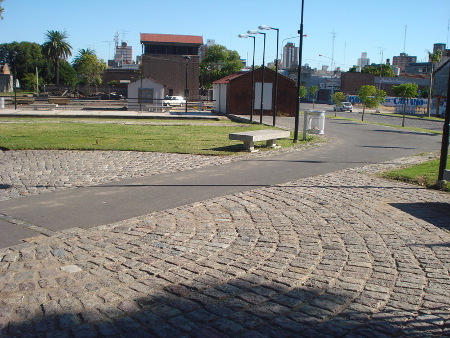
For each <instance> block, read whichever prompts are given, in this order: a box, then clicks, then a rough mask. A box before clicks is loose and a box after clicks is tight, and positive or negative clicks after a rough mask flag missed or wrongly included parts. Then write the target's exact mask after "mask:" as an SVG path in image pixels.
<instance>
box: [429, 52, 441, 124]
mask: <svg viewBox="0 0 450 338" xmlns="http://www.w3.org/2000/svg"><path fill="white" fill-rule="evenodd" d="M441 57H442V51H441V50H436V51H435V52H434V53H431V52H430V51H428V59H429V60H430V62H431V71H430V87H429V88H428V103H427V116H430V106H431V100H432V99H433V97H432V95H431V91H432V89H433V72H434V64H435V63H438V62H439V61H441Z"/></svg>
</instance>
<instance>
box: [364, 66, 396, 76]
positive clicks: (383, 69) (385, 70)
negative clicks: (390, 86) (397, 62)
mask: <svg viewBox="0 0 450 338" xmlns="http://www.w3.org/2000/svg"><path fill="white" fill-rule="evenodd" d="M361 73H370V74H374V75H375V76H383V77H394V76H395V74H394V71H393V70H392V68H391V67H390V66H389V65H376V64H371V65H370V66H366V67H364V68H363V69H362V70H361Z"/></svg>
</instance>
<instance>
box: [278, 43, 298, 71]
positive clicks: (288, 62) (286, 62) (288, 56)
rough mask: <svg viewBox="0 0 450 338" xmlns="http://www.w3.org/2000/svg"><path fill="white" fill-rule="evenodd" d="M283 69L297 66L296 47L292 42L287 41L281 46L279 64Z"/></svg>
mask: <svg viewBox="0 0 450 338" xmlns="http://www.w3.org/2000/svg"><path fill="white" fill-rule="evenodd" d="M281 66H282V68H283V69H292V68H295V67H297V66H298V47H295V45H294V44H293V43H292V42H288V43H287V44H286V45H285V46H284V47H283V61H282V64H281Z"/></svg>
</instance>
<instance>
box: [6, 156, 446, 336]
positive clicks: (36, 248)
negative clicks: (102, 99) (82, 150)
mask: <svg viewBox="0 0 450 338" xmlns="http://www.w3.org/2000/svg"><path fill="white" fill-rule="evenodd" d="M26 153H27V154H35V155H33V156H36V153H33V152H26ZM37 154H38V155H37V156H38V157H44V156H56V155H54V153H52V152H49V154H47V155H44V153H41V152H38V153H37ZM86 154H89V153H86ZM10 155H13V153H10V154H8V156H10ZM70 155H73V153H70ZM96 155H98V153H97V152H96ZM138 155H139V154H127V155H126V156H131V157H128V159H127V163H128V161H130V159H131V158H133V157H132V156H137V157H136V158H133V162H135V163H136V167H135V168H134V169H132V170H131V172H134V174H136V175H141V174H142V172H141V171H142V169H141V168H139V164H138V163H139V161H148V160H149V159H148V158H144V159H142V158H140V157H139V156H138ZM27 156H29V155H27ZM30 156H31V155H30ZM102 156H103V158H104V159H105V160H104V161H105V162H104V163H107V162H108V156H113V155H112V154H109V153H106V152H105V153H104V154H103V155H102ZM158 156H159V155H158ZM161 156H162V155H161ZM164 156H165V155H164ZM70 157H73V156H70ZM97 158H98V157H97V156H96V159H97ZM74 160H76V159H74ZM91 160H92V159H90V158H89V155H88V156H87V158H86V159H85V162H84V163H85V164H83V165H86V166H87V167H89V165H94V164H93V163H90V161H91ZM114 160H117V157H114ZM179 160H180V158H178V157H176V159H173V161H174V162H177V161H179ZM25 161H27V160H26V159H24V162H25ZM155 161H156V159H155ZM205 161H206V163H207V162H208V160H207V159H205ZM76 162H78V161H76ZM168 162H169V164H167V170H172V169H169V168H170V163H171V161H170V160H169V161H168ZM188 162H189V161H188ZM198 162H199V163H202V161H201V160H199V161H198ZM400 162H402V161H400ZM55 163H56V162H55ZM89 163H90V164H89ZM99 163H103V162H102V160H100V162H99ZM195 163H197V160H196V161H195ZM177 164H179V163H178V162H177ZM396 164H397V163H396V162H395V161H393V162H392V163H388V164H386V165H374V166H368V167H364V168H359V169H347V170H342V171H338V172H334V173H331V174H327V175H322V176H316V177H310V178H306V179H301V180H298V181H295V182H289V183H285V184H282V185H277V186H272V187H267V188H260V189H254V190H250V191H246V192H242V193H237V194H234V195H228V196H223V197H218V198H214V199H211V200H206V201H202V202H197V203H194V204H191V205H185V206H182V207H179V208H174V209H170V210H165V211H160V212H155V213H151V214H148V215H144V216H140V217H137V218H134V219H129V220H126V221H122V222H119V223H116V224H110V225H105V226H101V227H97V228H91V229H86V230H82V229H70V230H67V231H63V232H61V233H59V234H57V235H55V236H52V237H45V236H39V237H35V238H32V239H29V240H28V243H24V244H21V245H19V246H15V247H10V248H7V249H1V250H0V272H1V274H0V335H2V336H6V337H8V336H11V337H12V336H27V337H67V336H73V337H95V336H105V337H148V336H158V337H189V336H191V337H227V336H237V337H289V336H291V337H298V336H302V337H303V336H304V337H308V336H315V337H317V336H320V337H337V336H339V337H341V336H345V337H392V336H405V337H406V336H408V337H411V336H420V337H424V336H425V337H426V336H450V277H449V271H450V232H449V230H450V225H449V223H450V222H449V220H450V207H449V203H448V202H449V195H448V194H445V193H441V192H438V191H431V190H426V189H423V188H421V187H417V186H413V185H409V184H404V183H398V182H390V181H387V180H384V179H380V178H377V177H376V176H374V175H373V173H374V172H375V171H377V170H382V169H384V168H387V167H391V166H395V165H396ZM26 165H29V164H26ZM26 165H25V164H24V166H26ZM58 165H61V166H62V167H63V168H65V167H64V166H63V164H61V163H60V164H58ZM103 165H106V164H103ZM116 165H117V167H120V165H121V164H120V163H116ZM191 165H192V164H191V163H190V162H189V163H187V164H186V166H187V167H189V166H191ZM37 166H39V164H37ZM174 166H175V164H174ZM99 168H100V169H101V168H103V169H104V170H105V172H104V173H102V175H107V174H108V175H109V174H110V173H109V171H108V170H107V169H108V168H105V167H102V165H100V164H98V167H97V169H99ZM33 170H38V168H34V169H33ZM39 170H41V171H42V172H43V173H44V172H45V170H48V169H46V168H40V169H39ZM64 170H66V169H63V172H64ZM173 170H176V169H173ZM88 171H89V170H88ZM75 174H76V173H74V172H70V170H69V171H67V175H66V176H67V178H61V179H60V182H61V183H64V182H66V181H68V180H69V178H68V177H69V176H71V175H75ZM110 175H111V176H113V177H112V178H111V179H115V178H117V177H115V176H114V175H121V173H120V171H119V173H114V174H110ZM75 176H76V175H75ZM118 178H121V177H118ZM108 179H110V178H108ZM92 181H93V182H94V181H95V179H92ZM73 182H77V181H76V180H74V181H73ZM70 184H74V185H76V183H70ZM83 184H85V183H83ZM55 185H60V183H58V184H55Z"/></svg>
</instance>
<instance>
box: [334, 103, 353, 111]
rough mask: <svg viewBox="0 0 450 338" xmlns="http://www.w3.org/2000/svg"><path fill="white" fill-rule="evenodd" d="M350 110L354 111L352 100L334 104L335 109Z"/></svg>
mask: <svg viewBox="0 0 450 338" xmlns="http://www.w3.org/2000/svg"><path fill="white" fill-rule="evenodd" d="M338 110H339V111H347V110H348V111H349V112H350V113H351V112H352V111H353V105H352V104H351V102H342V103H339V104H337V105H335V106H334V111H338Z"/></svg>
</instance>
